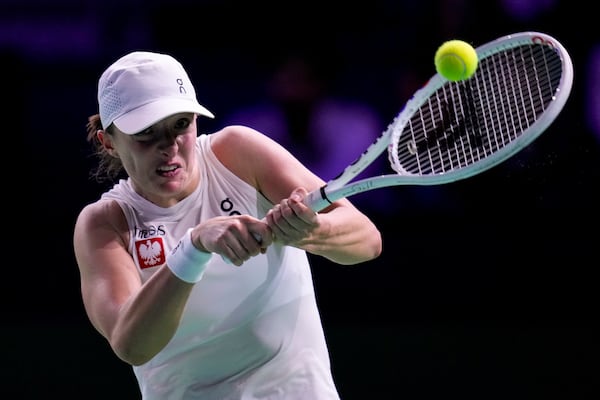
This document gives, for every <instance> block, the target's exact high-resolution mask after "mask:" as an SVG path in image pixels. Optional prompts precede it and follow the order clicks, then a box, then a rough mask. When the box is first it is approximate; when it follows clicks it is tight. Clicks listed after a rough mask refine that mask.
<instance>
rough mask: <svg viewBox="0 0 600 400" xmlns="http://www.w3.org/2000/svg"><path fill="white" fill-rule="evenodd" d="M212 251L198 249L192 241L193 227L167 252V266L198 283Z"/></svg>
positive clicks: (188, 280) (178, 275)
mask: <svg viewBox="0 0 600 400" xmlns="http://www.w3.org/2000/svg"><path fill="white" fill-rule="evenodd" d="M211 257H212V253H207V252H205V251H202V250H198V249H197V248H196V247H195V246H194V244H193V243H192V228H190V229H188V230H187V231H186V232H185V234H184V235H183V236H182V237H181V239H180V240H179V242H178V243H177V245H176V246H175V247H174V248H173V250H171V252H170V253H168V254H167V267H168V268H169V269H170V270H171V272H172V273H173V274H174V275H175V276H176V277H178V278H179V279H181V280H182V281H185V282H188V283H196V282H198V281H199V280H200V279H202V276H203V275H204V270H205V269H206V263H207V262H208V260H210V258H211Z"/></svg>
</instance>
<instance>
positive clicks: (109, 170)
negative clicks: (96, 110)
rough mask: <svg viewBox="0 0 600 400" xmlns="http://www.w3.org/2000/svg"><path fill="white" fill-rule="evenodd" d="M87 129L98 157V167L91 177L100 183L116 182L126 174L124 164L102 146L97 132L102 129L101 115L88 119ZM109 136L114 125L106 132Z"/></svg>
mask: <svg viewBox="0 0 600 400" xmlns="http://www.w3.org/2000/svg"><path fill="white" fill-rule="evenodd" d="M86 128H87V141H88V142H90V143H91V144H92V145H93V146H94V155H95V156H96V157H98V166H97V167H96V168H94V169H92V171H90V176H91V177H92V178H94V179H96V181H98V182H104V181H106V180H109V181H116V180H117V179H118V178H119V177H120V175H121V173H123V172H124V169H123V164H122V163H121V159H120V158H118V157H113V156H111V155H110V154H108V152H107V151H106V149H105V148H104V146H102V143H100V140H99V139H98V135H97V132H98V130H100V129H102V122H101V121H100V114H94V115H92V116H90V117H89V118H88V123H87V125H86ZM104 131H105V132H106V133H107V134H109V135H112V134H113V131H112V125H111V126H109V127H108V128H106V129H105V130H104Z"/></svg>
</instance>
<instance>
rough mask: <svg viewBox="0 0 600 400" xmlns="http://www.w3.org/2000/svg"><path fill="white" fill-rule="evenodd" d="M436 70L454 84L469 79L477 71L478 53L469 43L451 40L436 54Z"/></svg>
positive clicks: (439, 48)
mask: <svg viewBox="0 0 600 400" xmlns="http://www.w3.org/2000/svg"><path fill="white" fill-rule="evenodd" d="M434 61H435V69H436V71H437V72H438V73H439V74H440V75H442V76H443V77H444V78H446V79H448V80H449V81H452V82H457V81H462V80H465V79H469V78H470V77H471V76H473V74H474V73H475V70H476V69H477V63H478V57H477V52H476V51H475V49H474V48H473V46H471V45H470V44H469V43H467V42H463V41H462V40H449V41H447V42H444V43H443V44H442V45H441V46H440V47H438V49H437V51H436V52H435V58H434Z"/></svg>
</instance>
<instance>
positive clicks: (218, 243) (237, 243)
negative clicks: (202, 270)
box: [192, 215, 273, 266]
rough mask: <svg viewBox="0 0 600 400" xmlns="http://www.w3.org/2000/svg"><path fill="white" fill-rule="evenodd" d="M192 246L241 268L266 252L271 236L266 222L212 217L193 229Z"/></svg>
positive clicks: (240, 217)
mask: <svg viewBox="0 0 600 400" xmlns="http://www.w3.org/2000/svg"><path fill="white" fill-rule="evenodd" d="M258 238H259V239H258ZM192 242H193V244H194V246H195V247H196V248H198V249H199V250H202V251H207V252H211V253H216V254H220V255H221V256H222V257H223V258H224V259H226V260H229V261H230V262H231V263H232V264H234V265H237V266H240V265H242V264H243V263H244V261H246V260H248V259H249V258H250V257H254V256H256V255H258V254H261V253H264V252H265V251H266V249H267V247H269V246H270V245H271V243H272V242H273V232H272V231H271V228H270V227H269V225H267V223H266V222H265V221H261V220H259V219H256V218H254V217H251V216H249V215H234V216H228V217H215V218H211V219H209V220H206V221H203V222H201V223H200V224H198V225H196V227H195V228H194V229H193V230H192Z"/></svg>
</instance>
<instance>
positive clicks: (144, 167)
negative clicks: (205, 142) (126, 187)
mask: <svg viewBox="0 0 600 400" xmlns="http://www.w3.org/2000/svg"><path fill="white" fill-rule="evenodd" d="M115 128H116V127H115ZM115 131H116V132H115V133H114V134H113V135H109V134H108V133H106V132H102V131H100V132H99V134H98V137H99V139H100V140H101V141H102V143H103V144H104V146H105V148H106V149H107V151H108V152H109V153H110V154H111V155H113V156H115V157H119V158H120V159H121V162H122V163H123V167H124V168H125V171H126V172H127V175H128V176H129V177H130V178H131V181H132V184H133V187H134V189H135V191H136V192H137V193H138V194H140V195H141V196H143V197H144V198H146V199H147V200H149V201H151V202H153V203H155V204H157V205H159V206H162V207H168V206H171V205H174V204H176V203H177V202H178V201H180V200H181V199H183V198H185V197H186V196H188V195H189V194H190V193H192V192H193V191H194V189H195V188H196V187H197V185H198V182H199V176H200V175H199V171H198V164H197V162H196V147H195V146H196V137H197V131H196V115H195V114H192V113H179V114H175V115H172V116H170V117H167V118H165V119H163V120H162V121H159V122H158V123H156V124H154V125H152V126H151V127H150V128H148V129H146V130H144V131H142V132H140V133H137V134H135V135H127V134H124V133H123V132H121V131H119V130H118V129H115Z"/></svg>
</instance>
